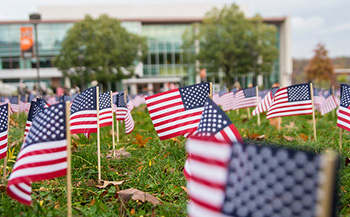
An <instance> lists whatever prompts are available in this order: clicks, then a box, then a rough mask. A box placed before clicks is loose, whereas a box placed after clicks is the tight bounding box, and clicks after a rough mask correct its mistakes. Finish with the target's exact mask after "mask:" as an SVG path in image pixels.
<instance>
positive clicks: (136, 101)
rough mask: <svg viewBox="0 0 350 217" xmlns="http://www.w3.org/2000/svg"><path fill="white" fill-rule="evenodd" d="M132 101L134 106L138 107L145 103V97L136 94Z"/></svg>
mask: <svg viewBox="0 0 350 217" xmlns="http://www.w3.org/2000/svg"><path fill="white" fill-rule="evenodd" d="M132 103H133V104H134V106H135V107H139V106H140V105H141V104H146V101H145V97H144V96H139V95H136V96H135V98H134V99H133V100H132Z"/></svg>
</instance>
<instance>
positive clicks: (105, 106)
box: [99, 91, 113, 127]
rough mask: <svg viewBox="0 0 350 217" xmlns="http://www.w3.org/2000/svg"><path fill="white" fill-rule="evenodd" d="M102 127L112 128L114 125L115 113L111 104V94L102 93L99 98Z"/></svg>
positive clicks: (108, 92)
mask: <svg viewBox="0 0 350 217" xmlns="http://www.w3.org/2000/svg"><path fill="white" fill-rule="evenodd" d="M99 113H100V115H99V117H100V121H99V123H100V127H105V126H111V125H112V123H113V111H112V104H111V92H110V91H107V92H104V93H101V94H100V96H99Z"/></svg>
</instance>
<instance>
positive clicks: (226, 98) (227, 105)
mask: <svg viewBox="0 0 350 217" xmlns="http://www.w3.org/2000/svg"><path fill="white" fill-rule="evenodd" d="M234 98H235V95H234V94H233V92H228V93H225V94H224V95H222V96H221V97H220V104H221V106H222V110H224V111H229V110H232V109H233V107H234V106H233V105H234Z"/></svg>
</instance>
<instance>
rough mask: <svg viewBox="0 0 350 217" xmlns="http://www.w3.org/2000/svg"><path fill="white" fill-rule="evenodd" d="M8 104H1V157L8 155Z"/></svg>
mask: <svg viewBox="0 0 350 217" xmlns="http://www.w3.org/2000/svg"><path fill="white" fill-rule="evenodd" d="M7 128H8V104H3V105H1V106H0V159H2V158H4V157H6V155H7V134H8V132H7Z"/></svg>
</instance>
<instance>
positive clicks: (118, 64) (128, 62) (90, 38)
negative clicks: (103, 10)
mask: <svg viewBox="0 0 350 217" xmlns="http://www.w3.org/2000/svg"><path fill="white" fill-rule="evenodd" d="M146 50H147V42H146V39H145V38H144V37H141V36H138V35H136V34H133V33H130V32H128V31H127V30H126V29H125V28H124V27H122V25H121V22H120V21H118V20H117V19H114V18H110V17H108V16H107V15H101V16H100V17H99V18H97V19H93V18H92V17H90V16H86V17H85V19H84V20H82V21H80V22H77V23H75V24H74V26H73V27H72V28H71V29H69V31H68V32H67V36H66V37H65V39H64V41H63V42H62V47H61V50H60V54H59V55H58V56H57V57H56V58H55V59H54V64H55V65H56V66H57V67H58V68H59V69H60V70H61V71H62V72H63V74H64V75H65V76H68V77H69V78H70V79H71V80H72V82H74V83H80V85H81V88H83V89H85V85H86V84H87V83H88V82H91V81H92V80H97V81H98V82H100V83H103V84H105V85H110V84H111V83H110V82H112V81H113V82H114V81H118V80H121V79H123V78H126V77H130V76H131V75H132V74H133V73H134V67H135V65H134V63H135V61H138V60H142V54H145V53H146Z"/></svg>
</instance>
